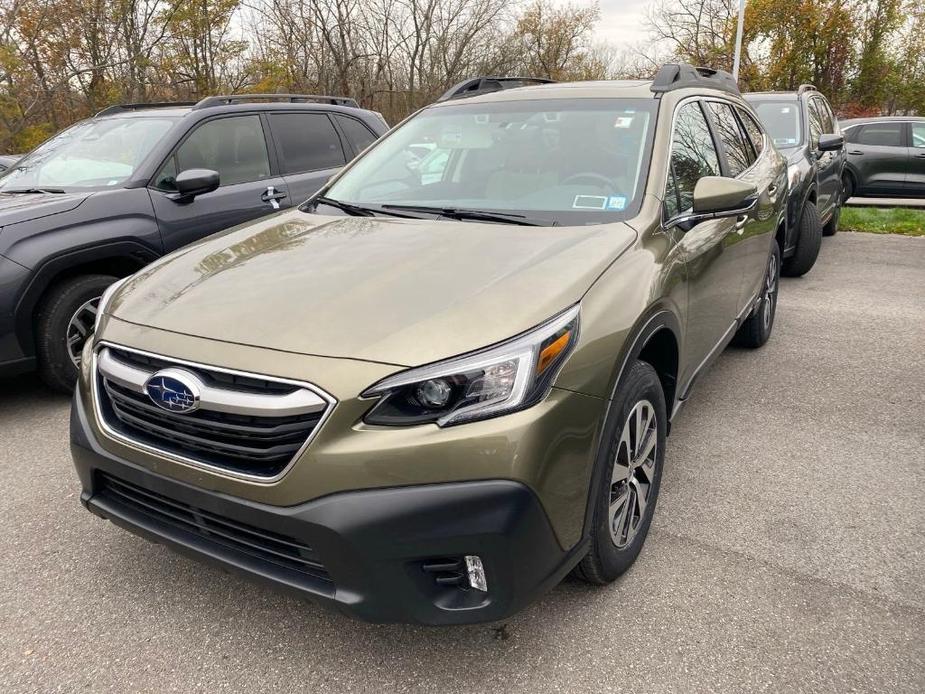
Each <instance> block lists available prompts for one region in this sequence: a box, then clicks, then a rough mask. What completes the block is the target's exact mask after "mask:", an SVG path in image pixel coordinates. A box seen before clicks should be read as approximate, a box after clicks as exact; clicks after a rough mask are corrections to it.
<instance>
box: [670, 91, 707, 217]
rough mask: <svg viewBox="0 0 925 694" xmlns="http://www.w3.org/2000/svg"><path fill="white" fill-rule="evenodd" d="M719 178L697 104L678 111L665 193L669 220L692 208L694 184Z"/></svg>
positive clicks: (704, 119) (702, 117)
mask: <svg viewBox="0 0 925 694" xmlns="http://www.w3.org/2000/svg"><path fill="white" fill-rule="evenodd" d="M719 175H720V168H719V155H718V154H717V153H716V145H715V144H714V143H713V136H712V135H710V128H709V127H708V126H707V120H706V117H705V116H704V115H703V111H701V110H700V104H698V103H696V102H694V103H689V104H685V105H684V106H682V107H681V108H679V109H678V115H677V119H676V121H675V127H674V132H673V133H672V136H671V169H670V171H669V172H668V187H667V190H666V191H665V207H666V210H667V212H668V216H669V217H673V216H674V215H676V214H678V213H679V212H681V211H682V210H687V209H689V208H691V207H693V205H694V186H696V185H697V181H699V180H700V179H701V178H703V177H704V176H719Z"/></svg>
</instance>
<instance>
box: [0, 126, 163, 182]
mask: <svg viewBox="0 0 925 694" xmlns="http://www.w3.org/2000/svg"><path fill="white" fill-rule="evenodd" d="M175 121H176V119H175V118H170V117H164V116H160V117H157V118H107V119H103V120H89V121H84V122H82V123H78V124H77V125H74V126H73V127H71V128H68V129H67V130H65V131H64V132H62V133H60V134H58V135H56V136H55V137H53V138H51V139H50V140H48V141H47V142H45V143H44V144H43V145H41V146H40V147H38V148H37V149H36V150H34V151H33V152H32V153H31V154H29V155H28V156H27V157H25V158H24V159H22V160H21V161H19V162H17V163H16V166H14V167H13V168H11V169H9V170H8V171H6V172H5V173H4V174H3V176H2V177H0V192H4V191H7V192H9V191H16V190H28V189H32V188H40V189H49V188H51V189H56V188H60V189H99V188H108V187H112V186H118V185H119V184H120V183H122V182H123V181H125V180H126V179H128V178H129V177H130V176H131V175H132V174H133V173H134V172H135V169H136V168H137V166H138V165H139V164H140V163H141V162H142V160H144V158H145V157H146V156H147V155H148V154H149V153H150V152H151V150H152V148H153V147H154V145H156V144H157V142H158V141H159V140H160V139H161V137H163V136H164V134H165V133H166V132H167V131H168V130H169V129H170V127H171V126H172V125H173V124H174V122H175Z"/></svg>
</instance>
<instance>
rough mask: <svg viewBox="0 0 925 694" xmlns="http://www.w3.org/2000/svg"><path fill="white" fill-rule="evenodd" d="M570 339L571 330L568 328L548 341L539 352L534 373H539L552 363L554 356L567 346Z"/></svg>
mask: <svg viewBox="0 0 925 694" xmlns="http://www.w3.org/2000/svg"><path fill="white" fill-rule="evenodd" d="M571 339H572V331H571V330H568V331H566V332H564V333H562V334H561V335H560V336H559V337H557V338H556V339H555V340H553V341H552V342H550V343H549V344H548V345H546V346H545V347H543V349H542V351H541V352H540V358H539V361H538V362H537V364H536V373H537V374H541V373H543V372H544V371H545V370H546V369H547V368H549V365H550V364H552V363H553V362H554V361H555V360H556V357H558V356H559V355H560V354H562V352H563V351H565V348H566V347H568V343H569V340H571Z"/></svg>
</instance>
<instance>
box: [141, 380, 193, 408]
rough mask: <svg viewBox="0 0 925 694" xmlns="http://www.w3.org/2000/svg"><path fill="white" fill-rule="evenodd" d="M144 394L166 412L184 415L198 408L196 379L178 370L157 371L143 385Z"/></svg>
mask: <svg viewBox="0 0 925 694" xmlns="http://www.w3.org/2000/svg"><path fill="white" fill-rule="evenodd" d="M145 393H146V394H147V395H148V397H149V398H151V402H153V403H154V404H155V405H157V406H158V407H160V408H161V409H163V410H167V411H168V412H176V413H177V414H186V413H187V412H192V411H193V410H195V409H196V408H198V407H199V385H198V379H196V377H195V376H193V375H192V374H189V373H186V372H184V371H180V370H178V369H167V370H164V371H158V372H157V373H156V374H154V375H153V376H152V377H151V378H149V379H148V380H147V382H146V383H145Z"/></svg>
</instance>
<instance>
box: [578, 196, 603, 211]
mask: <svg viewBox="0 0 925 694" xmlns="http://www.w3.org/2000/svg"><path fill="white" fill-rule="evenodd" d="M572 207H573V208H575V209H576V210H603V209H605V208H606V207H607V196H606V195H576V196H575V201H574V202H573V203H572Z"/></svg>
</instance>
